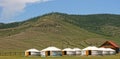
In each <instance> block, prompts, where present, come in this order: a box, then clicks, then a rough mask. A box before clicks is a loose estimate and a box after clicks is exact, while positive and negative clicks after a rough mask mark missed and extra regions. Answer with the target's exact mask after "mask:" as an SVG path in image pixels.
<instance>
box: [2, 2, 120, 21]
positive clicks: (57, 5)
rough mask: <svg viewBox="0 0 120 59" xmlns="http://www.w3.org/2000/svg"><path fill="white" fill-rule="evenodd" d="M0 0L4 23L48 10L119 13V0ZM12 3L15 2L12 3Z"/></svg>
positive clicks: (81, 12)
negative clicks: (8, 3)
mask: <svg viewBox="0 0 120 59" xmlns="http://www.w3.org/2000/svg"><path fill="white" fill-rule="evenodd" d="M1 1H2V0H1ZM1 1H0V5H2V6H0V15H1V17H0V22H4V23H9V22H16V21H24V20H27V19H29V18H32V17H36V16H40V15H43V14H45V13H50V12H62V13H68V14H80V15H86V14H102V13H107V14H120V0H40V1H38V0H36V1H35V0H34V1H33V0H26V1H25V0H23V1H24V2H23V1H22V0H21V1H22V2H21V1H19V0H18V1H17V0H16V1H15V0H11V1H13V2H10V3H11V5H7V3H6V2H9V1H10V0H6V1H5V0H4V1H2V2H1ZM30 1H31V2H30ZM41 1H42V2H41ZM16 2H17V3H16ZM18 2H21V3H18ZM14 3H16V4H15V5H13V4H14ZM22 4H23V5H22ZM6 5H7V7H6ZM10 7H11V9H10ZM19 7H20V8H19ZM14 8H16V9H14ZM6 9H7V10H6ZM13 9H14V10H13ZM8 10H10V11H8ZM11 10H13V11H11ZM14 11H16V12H14Z"/></svg>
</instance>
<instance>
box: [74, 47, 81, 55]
mask: <svg viewBox="0 0 120 59" xmlns="http://www.w3.org/2000/svg"><path fill="white" fill-rule="evenodd" d="M73 50H74V51H75V55H81V49H79V48H73Z"/></svg>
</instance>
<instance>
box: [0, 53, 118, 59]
mask: <svg viewBox="0 0 120 59" xmlns="http://www.w3.org/2000/svg"><path fill="white" fill-rule="evenodd" d="M16 58H17V59H120V54H118V55H111V56H109V55H108V56H62V57H39V56H38V57H36V56H30V57H25V56H0V59H16Z"/></svg>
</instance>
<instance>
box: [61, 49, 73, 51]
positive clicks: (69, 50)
mask: <svg viewBox="0 0 120 59" xmlns="http://www.w3.org/2000/svg"><path fill="white" fill-rule="evenodd" d="M63 51H73V49H71V48H65V49H63Z"/></svg>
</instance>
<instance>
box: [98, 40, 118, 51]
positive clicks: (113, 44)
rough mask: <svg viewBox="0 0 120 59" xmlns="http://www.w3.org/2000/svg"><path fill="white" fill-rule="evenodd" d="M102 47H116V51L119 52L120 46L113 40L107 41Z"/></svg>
mask: <svg viewBox="0 0 120 59" xmlns="http://www.w3.org/2000/svg"><path fill="white" fill-rule="evenodd" d="M100 47H104V48H111V49H114V50H115V51H116V53H119V48H120V47H119V46H118V45H117V44H116V43H114V42H112V41H106V42H105V43H103V44H102V45H101V46H100Z"/></svg>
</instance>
